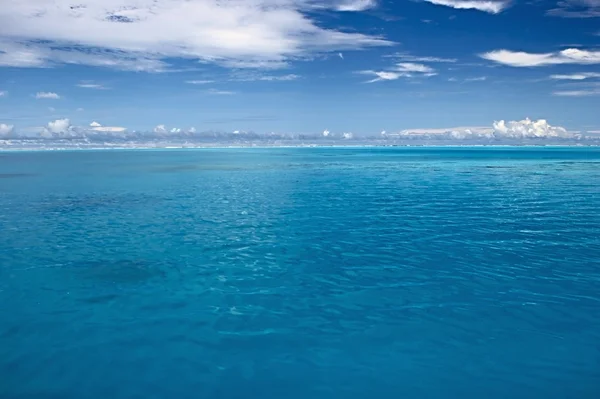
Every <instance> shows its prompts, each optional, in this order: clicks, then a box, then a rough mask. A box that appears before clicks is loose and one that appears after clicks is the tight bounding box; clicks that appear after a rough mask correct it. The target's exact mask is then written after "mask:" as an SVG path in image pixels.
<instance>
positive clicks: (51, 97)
mask: <svg viewBox="0 0 600 399" xmlns="http://www.w3.org/2000/svg"><path fill="white" fill-rule="evenodd" d="M35 98H37V99H38V100H40V99H49V100H59V99H60V96H59V95H58V94H56V93H52V92H45V91H39V92H37V93H36V94H35Z"/></svg>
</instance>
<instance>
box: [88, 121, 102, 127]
mask: <svg viewBox="0 0 600 399" xmlns="http://www.w3.org/2000/svg"><path fill="white" fill-rule="evenodd" d="M100 126H102V125H101V124H99V123H98V122H96V121H94V122H92V123H90V127H100Z"/></svg>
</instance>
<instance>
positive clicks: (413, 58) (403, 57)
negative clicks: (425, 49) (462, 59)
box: [385, 53, 457, 63]
mask: <svg viewBox="0 0 600 399" xmlns="http://www.w3.org/2000/svg"><path fill="white" fill-rule="evenodd" d="M385 57H386V58H395V59H397V60H398V61H406V62H433V63H436V62H456V61H457V59H456V58H442V57H427V56H417V55H412V54H409V53H394V54H389V55H386V56H385Z"/></svg>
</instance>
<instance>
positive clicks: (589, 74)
mask: <svg viewBox="0 0 600 399" xmlns="http://www.w3.org/2000/svg"><path fill="white" fill-rule="evenodd" d="M595 78H600V73H598V72H581V73H572V74H569V75H550V79H555V80H585V79H595Z"/></svg>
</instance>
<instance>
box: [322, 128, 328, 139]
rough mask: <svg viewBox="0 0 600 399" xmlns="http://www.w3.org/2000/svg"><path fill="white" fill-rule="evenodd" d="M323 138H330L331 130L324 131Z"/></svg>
mask: <svg viewBox="0 0 600 399" xmlns="http://www.w3.org/2000/svg"><path fill="white" fill-rule="evenodd" d="M323 137H329V130H327V129H325V130H323Z"/></svg>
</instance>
